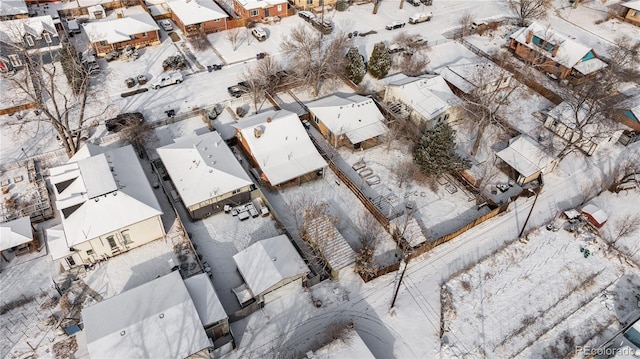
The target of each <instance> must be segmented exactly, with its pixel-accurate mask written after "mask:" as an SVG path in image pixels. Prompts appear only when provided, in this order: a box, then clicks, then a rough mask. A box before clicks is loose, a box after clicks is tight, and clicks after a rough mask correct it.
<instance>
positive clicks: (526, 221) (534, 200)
mask: <svg viewBox="0 0 640 359" xmlns="http://www.w3.org/2000/svg"><path fill="white" fill-rule="evenodd" d="M529 191H532V192H533V190H532V189H529ZM539 195H540V188H538V192H536V198H534V199H533V204H532V205H531V209H530V210H529V214H528V215H527V219H525V220H524V225H522V229H521V230H520V234H518V238H520V237H522V234H523V233H524V229H525V228H527V223H528V222H529V218H531V213H532V212H533V207H535V205H536V201H537V200H538V196H539Z"/></svg>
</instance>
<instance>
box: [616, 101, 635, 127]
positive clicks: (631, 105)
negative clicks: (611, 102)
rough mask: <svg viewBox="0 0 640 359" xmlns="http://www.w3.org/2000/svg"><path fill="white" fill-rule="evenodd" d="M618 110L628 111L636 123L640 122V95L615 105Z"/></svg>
mask: <svg viewBox="0 0 640 359" xmlns="http://www.w3.org/2000/svg"><path fill="white" fill-rule="evenodd" d="M616 108H617V109H619V110H626V111H630V112H631V113H632V114H633V115H634V116H635V117H636V121H640V95H636V96H634V97H631V98H628V99H626V100H624V101H622V102H620V103H619V104H617V105H616Z"/></svg>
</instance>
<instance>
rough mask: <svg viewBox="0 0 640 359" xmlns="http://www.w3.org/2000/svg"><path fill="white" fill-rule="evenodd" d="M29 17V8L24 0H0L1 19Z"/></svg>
mask: <svg viewBox="0 0 640 359" xmlns="http://www.w3.org/2000/svg"><path fill="white" fill-rule="evenodd" d="M27 17H29V9H28V8H27V3H26V2H25V1H24V0H3V1H0V20H2V21H4V20H13V19H24V18H27Z"/></svg>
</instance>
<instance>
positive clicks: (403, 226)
mask: <svg viewBox="0 0 640 359" xmlns="http://www.w3.org/2000/svg"><path fill="white" fill-rule="evenodd" d="M389 224H390V225H391V226H392V227H391V228H392V229H394V230H397V231H398V233H399V234H400V235H401V236H402V237H403V238H404V239H405V240H406V241H407V242H408V243H409V245H410V246H411V247H417V246H419V245H420V244H422V243H424V242H426V241H427V237H425V236H424V233H423V231H422V228H421V227H420V224H419V223H418V221H417V220H416V218H415V217H414V216H400V217H396V218H394V219H392V220H391V221H389Z"/></svg>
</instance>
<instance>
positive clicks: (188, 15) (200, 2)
mask: <svg viewBox="0 0 640 359" xmlns="http://www.w3.org/2000/svg"><path fill="white" fill-rule="evenodd" d="M167 5H168V6H169V7H170V8H171V11H172V12H173V14H174V15H175V16H177V17H178V18H179V19H180V22H182V23H183V24H184V25H185V26H188V25H195V24H200V23H203V22H206V21H212V20H219V19H226V18H227V17H229V15H227V13H226V12H225V11H224V10H222V8H221V7H220V6H218V4H217V3H216V2H215V1H213V0H168V1H167Z"/></svg>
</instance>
